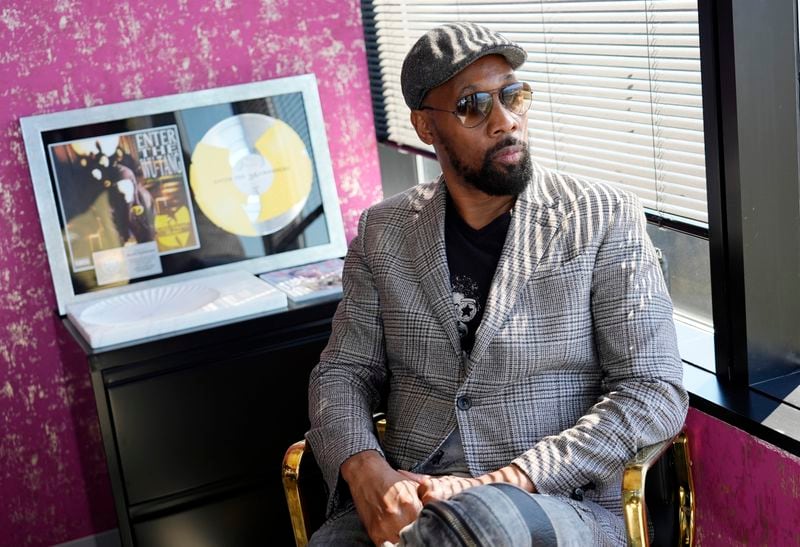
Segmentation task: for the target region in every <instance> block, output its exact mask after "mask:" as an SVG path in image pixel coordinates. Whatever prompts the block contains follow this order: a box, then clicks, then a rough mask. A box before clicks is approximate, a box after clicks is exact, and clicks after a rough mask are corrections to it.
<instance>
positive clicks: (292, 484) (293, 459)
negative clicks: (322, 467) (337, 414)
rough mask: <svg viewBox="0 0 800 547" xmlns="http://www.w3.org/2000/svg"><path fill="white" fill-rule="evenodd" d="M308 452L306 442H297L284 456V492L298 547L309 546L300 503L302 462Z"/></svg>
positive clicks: (304, 517) (304, 516) (304, 518)
mask: <svg viewBox="0 0 800 547" xmlns="http://www.w3.org/2000/svg"><path fill="white" fill-rule="evenodd" d="M305 452H306V442H305V441H297V442H296V443H294V444H293V445H292V446H290V447H289V449H288V450H287V451H286V454H285V455H284V456H283V471H282V473H281V475H282V478H283V491H284V493H285V494H286V503H287V505H288V507H289V516H290V517H291V519H292V530H294V541H295V544H296V545H297V547H305V546H306V545H308V535H307V532H306V515H305V512H304V511H303V504H302V502H301V501H300V489H299V485H298V481H299V479H300V462H301V461H302V459H303V454H305Z"/></svg>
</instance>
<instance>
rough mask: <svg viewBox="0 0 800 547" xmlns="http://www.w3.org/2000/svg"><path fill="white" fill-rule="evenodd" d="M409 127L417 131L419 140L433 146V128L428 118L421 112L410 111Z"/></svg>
mask: <svg viewBox="0 0 800 547" xmlns="http://www.w3.org/2000/svg"><path fill="white" fill-rule="evenodd" d="M411 125H413V126H414V129H415V130H416V131H417V136H418V137H419V140H421V141H422V142H424V143H425V144H433V141H434V128H433V126H432V124H431V120H430V118H429V117H428V116H426V115H425V113H424V112H422V111H421V110H412V111H411Z"/></svg>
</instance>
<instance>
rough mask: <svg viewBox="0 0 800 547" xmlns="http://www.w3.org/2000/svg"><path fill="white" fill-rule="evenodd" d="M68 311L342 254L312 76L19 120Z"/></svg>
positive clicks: (342, 239)
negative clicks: (86, 304)
mask: <svg viewBox="0 0 800 547" xmlns="http://www.w3.org/2000/svg"><path fill="white" fill-rule="evenodd" d="M21 125H22V133H23V138H24V141H25V148H26V152H27V156H28V162H29V165H30V171H31V177H32V180H33V186H34V192H35V194H36V202H37V206H38V209H39V216H40V219H41V223H42V230H43V233H44V239H45V245H46V249H47V255H48V260H49V262H50V269H51V271H52V275H53V283H54V285H55V289H56V297H57V299H58V308H59V312H60V313H61V314H63V313H64V311H65V307H66V306H67V305H68V304H72V303H79V302H82V301H84V300H91V299H95V298H98V297H100V296H110V295H115V294H120V293H124V292H127V291H131V290H135V289H141V288H147V287H151V286H158V285H160V284H165V283H172V282H176V281H180V280H181V279H191V278H196V277H200V276H203V275H209V274H211V273H219V272H224V271H228V270H240V269H244V270H246V271H248V272H250V273H253V274H260V273H263V272H268V271H272V270H276V269H281V268H288V267H293V266H297V265H301V264H306V263H309V262H314V261H320V260H326V259H329V258H335V257H340V256H343V255H344V253H345V251H346V241H345V236H344V229H343V226H342V218H341V213H340V210H339V203H338V198H337V195H336V187H335V184H334V179H333V169H332V166H331V160H330V155H329V151H328V143H327V139H326V136H325V128H324V123H323V120H322V110H321V108H320V102H319V95H318V92H317V84H316V79H315V77H314V76H313V75H310V74H309V75H303V76H295V77H290V78H281V79H277V80H270V81H265V82H257V83H251V84H244V85H237V86H231V87H225V88H218V89H212V90H206V91H198V92H194V93H186V94H181V95H173V96H169V97H160V98H153V99H144V100H139V101H131V102H127V103H121V104H113V105H105V106H97V107H92V108H87V109H82V110H73V111H69V112H59V113H54V114H45V115H40V116H31V117H27V118H22V119H21Z"/></svg>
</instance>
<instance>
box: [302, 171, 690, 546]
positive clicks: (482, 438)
mask: <svg viewBox="0 0 800 547" xmlns="http://www.w3.org/2000/svg"><path fill="white" fill-rule="evenodd" d="M445 192H446V190H445V186H444V183H443V181H442V180H441V179H440V180H438V181H435V182H432V183H428V184H424V185H420V186H417V187H415V188H412V189H410V190H409V191H407V192H405V193H403V194H400V195H398V196H395V197H392V198H390V199H387V200H386V201H384V202H382V203H380V204H378V205H375V206H374V207H372V208H370V209H368V210H367V211H365V212H364V214H363V215H362V217H361V220H360V223H359V228H358V235H357V237H356V238H354V239H353V241H352V242H351V244H350V248H349V251H348V254H347V258H346V261H345V269H344V296H343V299H342V301H341V303H340V304H339V307H338V309H337V312H336V315H335V318H334V324H333V333H332V335H331V338H330V341H329V343H328V346H327V347H326V348H325V350H324V352H323V353H322V356H321V358H320V363H319V365H317V367H316V368H315V369H314V370H313V372H312V374H311V379H310V386H309V416H310V419H311V430H310V431H309V432H308V433H307V435H306V438H307V440H308V442H309V443H310V445H311V447H312V449H313V450H314V454H315V456H316V458H317V460H318V461H319V463H320V466H321V468H322V470H323V474H324V476H325V480H326V482H327V483H328V486H329V487H330V490H331V498H330V500H329V501H330V503H329V511H333V510H335V507H336V505H337V500H338V499H339V497H338V491H337V488H341V485H340V483H339V467H340V466H341V464H342V462H343V461H344V460H345V459H347V458H348V457H349V456H351V455H353V454H355V453H357V452H360V451H362V450H369V449H374V450H377V451H379V452H381V453H382V454H384V456H385V457H386V458H387V460H388V461H389V463H390V464H391V465H392V466H394V467H395V468H399V469H410V470H413V469H414V468H415V466H418V465H419V464H420V463H422V462H424V461H425V460H426V459H427V458H428V457H429V456H430V455H431V454H432V453H434V452H435V451H436V449H437V447H438V446H439V445H440V444H441V443H442V442H443V441H444V440H445V438H446V437H447V436H448V434H450V432H452V431H453V430H454V428H456V427H458V429H459V431H460V434H461V438H462V441H463V444H464V453H465V456H466V460H467V464H468V466H469V469H470V471H471V473H472V474H473V475H475V476H477V475H480V474H483V473H487V472H490V471H493V470H495V469H498V468H500V467H503V466H505V465H508V464H509V463H514V464H516V465H517V466H519V467H520V468H521V469H522V470H523V471H524V472H525V473H527V474H528V476H529V477H530V478H531V480H532V481H533V483H534V484H535V485H536V488H537V489H538V490H539V492H541V493H543V494H549V495H555V496H563V497H564V498H565V499H567V500H568V501H569V502H570V503H572V504H573V506H575V508H576V509H577V510H578V511H579V512H581V511H582V512H589V513H591V515H589V516H591V517H593V519H590V520H593V521H594V522H595V523H596V528H595V530H596V534H595V538H594V540H595V541H593V542H592V544H593V545H604V544H609V545H617V544H620V545H621V544H624V541H625V539H624V525H623V521H622V518H621V517H622V507H621V495H620V481H621V474H622V468H623V464H624V462H625V461H626V460H628V459H629V458H630V457H631V456H633V454H634V453H635V452H636V450H637V449H638V448H640V447H642V446H646V445H648V444H652V443H655V442H657V441H660V440H663V439H666V438H668V437H670V436H671V435H673V434H675V433H676V432H677V431H678V430H679V429H680V428H681V426H682V425H683V421H684V418H685V415H686V409H687V404H688V397H687V394H686V391H685V390H684V388H683V386H682V372H681V361H680V358H679V355H678V351H677V345H676V339H675V330H674V325H673V322H672V304H671V302H670V298H669V295H668V293H667V290H666V287H665V284H664V280H663V278H662V275H661V270H660V268H659V264H658V260H657V258H656V255H655V252H654V249H653V246H652V244H651V242H650V239H649V237H648V236H647V233H646V231H645V219H644V215H643V213H642V210H641V206H640V205H639V203H638V201H637V199H636V198H635V197H633V196H631V195H629V194H627V193H624V192H621V191H619V190H617V189H615V188H612V187H611V186H608V185H605V184H601V183H596V182H587V181H579V180H576V179H574V178H572V177H569V176H566V175H562V174H559V173H556V172H552V171H548V170H544V169H542V168H540V167H538V166H534V176H533V178H532V181H531V184H530V185H529V187H528V189H527V190H526V191H525V192H524V193H523V194H522V195H520V196H519V198H518V200H517V202H516V204H515V206H514V210H513V214H512V218H511V225H510V227H509V230H508V235H507V237H506V242H505V246H504V248H503V251H502V254H501V257H500V261H499V263H498V266H497V271H496V272H495V275H494V279H493V281H492V286H491V290H490V293H489V295H488V298H487V302H486V308H485V312H484V316H483V320H482V323H481V325H480V327H479V328H478V331H477V333H476V338H475V345H474V347H473V350H472V353H471V354H470V355H466V354H462V351H461V349H460V343H459V336H458V332H457V329H456V317H457V316H456V309H455V306H454V304H453V299H452V291H451V287H450V281H449V273H448V267H447V259H446V254H445V244H444V216H445V202H446V201H445V198H446V194H445ZM382 398H383V399H384V400H385V403H386V408H387V418H388V428H387V430H386V437H385V441H384V444H383V447H381V446H380V445H379V444H378V441H377V440H376V438H375V437H374V435H373V433H372V429H373V428H372V418H371V417H372V413H373V411H374V410H375V409H376V408H377V407H378V405H379V403H380V401H381V400H382ZM462 398H466V399H467V400H468V401H469V404H464V403H463V399H462ZM460 399H462V403H461V405H459V404H458V401H459V400H460ZM590 484H591V485H593V486H594V489H590V490H588V491H587V493H586V495H585V498H584V501H583V502H578V501H574V500H572V499H570V496H571V495H572V494H573V493H574V492H575V489H576V488H578V487H583V486H584V485H590ZM345 487H346V486H345Z"/></svg>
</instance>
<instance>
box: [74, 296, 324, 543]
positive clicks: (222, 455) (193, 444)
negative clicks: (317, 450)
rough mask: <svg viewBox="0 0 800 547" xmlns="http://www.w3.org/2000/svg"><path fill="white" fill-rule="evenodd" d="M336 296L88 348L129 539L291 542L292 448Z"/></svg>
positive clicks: (304, 419) (304, 424) (303, 422)
mask: <svg viewBox="0 0 800 547" xmlns="http://www.w3.org/2000/svg"><path fill="white" fill-rule="evenodd" d="M336 304H337V302H326V303H322V304H316V305H309V306H304V307H300V308H296V309H292V310H289V311H283V312H279V313H273V314H269V315H263V316H260V317H255V318H250V319H247V320H242V321H238V322H234V323H229V324H225V325H219V326H215V327H211V328H206V329H203V330H197V331H194V332H189V333H184V334H182V335H179V336H171V337H166V338H162V339H151V340H145V341H142V342H139V343H136V344H131V345H125V346H120V347H115V348H109V349H105V350H91V349H90V348H88V347H87V346H86V345H85V343H84V342H83V340H82V339H81V337H80V335H79V334H77V333H76V331H75V329H74V327H73V326H72V325H71V324H70V323H69V321H68V320H65V325H66V327H67V329H68V330H70V332H72V333H73V336H74V337H75V338H76V340H77V342H78V343H79V344H80V345H81V346H82V347H83V349H84V351H85V352H86V354H87V357H88V362H89V366H90V368H91V376H92V385H93V388H94V394H95V398H96V400H97V409H98V413H99V416H100V426H101V430H102V436H103V443H104V446H105V451H106V457H107V460H108V467H109V472H110V475H111V483H112V488H113V491H114V500H115V503H116V509H117V516H118V519H119V530H120V535H121V538H122V543H123V545H126V546H127V545H139V546H147V547H183V546H186V547H206V546H208V547H210V546H225V547H235V546H250V545H292V544H293V539H292V532H291V524H290V521H289V515H288V511H287V509H286V502H285V499H284V495H283V488H282V485H281V479H280V471H281V461H282V458H283V453H284V451H285V450H286V448H287V447H288V446H289V445H290V444H291V443H292V442H294V441H296V440H299V439H300V438H302V435H303V433H304V432H305V431H306V429H307V428H308V412H307V401H308V398H307V391H306V390H307V386H308V375H309V373H310V372H311V369H312V368H313V367H314V365H316V363H317V362H318V360H319V354H320V352H321V351H322V349H323V348H324V347H325V344H326V343H327V340H328V337H329V335H330V324H331V318H332V316H333V313H334V311H335V309H336Z"/></svg>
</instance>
